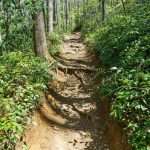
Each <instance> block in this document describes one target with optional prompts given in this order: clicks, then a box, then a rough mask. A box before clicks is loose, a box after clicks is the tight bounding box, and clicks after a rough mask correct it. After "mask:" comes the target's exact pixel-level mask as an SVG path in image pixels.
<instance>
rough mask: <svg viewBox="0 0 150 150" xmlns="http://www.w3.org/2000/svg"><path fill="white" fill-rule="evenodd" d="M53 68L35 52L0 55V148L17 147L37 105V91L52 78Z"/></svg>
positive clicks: (44, 86)
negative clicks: (51, 71) (36, 55)
mask: <svg viewBox="0 0 150 150" xmlns="http://www.w3.org/2000/svg"><path fill="white" fill-rule="evenodd" d="M51 68H52V66H51V64H50V63H49V62H46V61H45V60H43V59H42V58H38V57H35V56H34V54H32V53H26V54H25V53H23V52H11V53H9V54H6V55H5V56H1V57H0V143H1V144H0V149H7V150H9V149H10V150H12V149H14V147H15V144H16V143H17V141H18V139H19V137H20V135H21V133H22V132H23V131H24V129H25V126H26V125H27V124H29V123H30V119H29V115H30V114H31V112H32V110H33V108H36V107H37V106H38V103H39V94H38V91H39V90H44V89H45V88H46V82H47V81H48V80H51V79H52V76H51V75H50V70H51Z"/></svg>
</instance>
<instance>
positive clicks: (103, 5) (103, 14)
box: [102, 0, 105, 21]
mask: <svg viewBox="0 0 150 150" xmlns="http://www.w3.org/2000/svg"><path fill="white" fill-rule="evenodd" d="M104 20H105V0H102V21H104Z"/></svg>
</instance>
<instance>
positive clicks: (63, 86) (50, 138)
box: [16, 33, 111, 150]
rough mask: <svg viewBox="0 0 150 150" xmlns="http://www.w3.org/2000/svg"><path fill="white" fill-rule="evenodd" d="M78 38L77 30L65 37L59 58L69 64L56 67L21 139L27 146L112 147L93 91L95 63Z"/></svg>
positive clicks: (46, 149) (32, 149)
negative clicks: (105, 132) (64, 67)
mask: <svg viewBox="0 0 150 150" xmlns="http://www.w3.org/2000/svg"><path fill="white" fill-rule="evenodd" d="M79 38H80V34H79V33H75V34H72V35H69V36H66V37H65V43H64V44H63V45H62V46H61V52H60V57H59V59H60V61H61V63H62V64H64V65H65V66H69V67H68V69H67V68H66V69H62V68H61V69H58V70H57V71H56V73H55V74H54V78H55V79H54V81H53V83H49V84H48V85H49V89H48V92H47V93H46V96H43V99H42V104H41V106H40V108H39V109H38V111H37V112H36V113H35V115H34V118H33V119H34V125H33V126H31V128H30V129H29V130H28V131H27V133H26V135H25V137H24V139H23V143H25V144H27V146H28V148H29V150H111V147H110V146H109V143H108V139H107V138H106V137H105V135H104V129H103V126H102V124H101V121H100V117H99V116H100V114H99V110H98V108H97V101H98V97H97V95H96V94H94V92H93V88H94V87H95V85H96V84H97V83H96V81H95V80H94V79H93V78H94V75H95V72H94V71H93V70H94V68H95V67H96V65H97V63H96V60H95V57H94V56H93V55H92V54H91V53H90V52H88V50H87V49H86V47H85V46H84V44H82V43H81V42H80V40H79ZM72 66H78V68H80V66H81V69H76V68H71V67H72ZM83 68H85V69H83ZM86 68H87V69H86ZM88 68H90V69H88ZM91 68H92V69H91ZM16 149H21V147H19V146H18V148H16Z"/></svg>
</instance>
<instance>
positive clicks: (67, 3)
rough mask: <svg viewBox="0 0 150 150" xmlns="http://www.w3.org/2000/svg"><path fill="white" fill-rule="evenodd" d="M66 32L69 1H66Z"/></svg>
mask: <svg viewBox="0 0 150 150" xmlns="http://www.w3.org/2000/svg"><path fill="white" fill-rule="evenodd" d="M65 2H66V30H68V28H69V0H66V1H65Z"/></svg>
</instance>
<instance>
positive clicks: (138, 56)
mask: <svg viewBox="0 0 150 150" xmlns="http://www.w3.org/2000/svg"><path fill="white" fill-rule="evenodd" d="M149 8H150V5H149V4H148V3H140V2H139V3H135V2H134V4H129V5H127V6H126V10H127V15H126V16H125V15H122V14H121V13H119V14H118V15H110V17H108V19H107V20H106V21H105V22H103V23H102V24H101V25H99V27H97V28H95V29H92V27H89V28H88V29H86V28H84V29H83V37H84V38H85V39H86V42H88V45H89V46H90V48H91V49H92V50H93V51H94V52H95V53H97V54H98V56H99V58H100V61H101V62H102V63H103V64H104V66H105V67H106V68H107V70H109V68H112V67H114V66H115V68H117V69H116V70H112V71H110V70H109V71H108V72H107V71H106V72H105V73H106V74H108V75H107V76H105V78H104V79H103V82H102V84H101V86H100V95H101V96H109V97H110V98H111V99H112V113H111V115H112V116H113V117H114V118H115V119H117V120H118V121H120V122H122V123H123V124H124V127H125V130H126V133H127V134H128V137H129V138H128V139H129V143H130V144H131V145H132V146H133V148H134V149H136V150H149V149H150V105H149V104H150V59H149V58H150V51H149V50H150V36H149V31H150V27H149V22H150V18H149V16H150V11H149ZM137 10H138V11H137ZM95 23H96V22H95ZM95 23H93V24H95ZM89 24H90V23H89ZM86 26H87V25H86ZM95 27H96V25H95ZM89 29H90V30H91V33H90V32H89V31H90V30H89Z"/></svg>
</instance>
